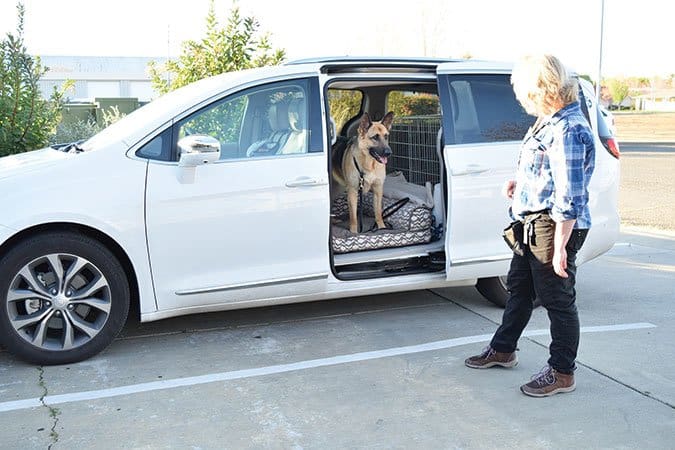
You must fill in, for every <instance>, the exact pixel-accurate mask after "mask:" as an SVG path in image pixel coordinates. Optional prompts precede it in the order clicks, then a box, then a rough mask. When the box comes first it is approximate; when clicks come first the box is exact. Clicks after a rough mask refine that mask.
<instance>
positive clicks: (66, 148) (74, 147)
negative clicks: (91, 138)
mask: <svg viewBox="0 0 675 450" xmlns="http://www.w3.org/2000/svg"><path fill="white" fill-rule="evenodd" d="M82 142H84V141H76V142H69V143H67V144H54V145H52V146H51V147H52V148H53V149H54V150H59V151H62V152H65V153H81V152H83V151H84V149H83V148H82V147H80V144H81V143H82Z"/></svg>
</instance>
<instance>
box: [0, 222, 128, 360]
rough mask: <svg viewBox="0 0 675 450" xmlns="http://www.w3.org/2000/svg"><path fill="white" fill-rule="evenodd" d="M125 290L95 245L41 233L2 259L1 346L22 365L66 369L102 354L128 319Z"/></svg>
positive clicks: (112, 262)
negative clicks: (29, 363)
mask: <svg viewBox="0 0 675 450" xmlns="http://www.w3.org/2000/svg"><path fill="white" fill-rule="evenodd" d="M129 297H130V295H129V283H128V280H127V277H126V274H125V273H124V270H123V269H122V266H121V264H120V263H119V261H118V260H117V258H115V256H114V255H113V254H112V252H110V250H108V248H106V247H105V246H104V245H103V244H101V243H100V242H99V241H97V240H95V239H93V238H90V237H88V236H86V235H82V234H78V233H75V232H67V231H62V232H48V233H42V234H38V235H35V236H32V237H30V238H27V239H25V240H24V241H22V242H20V243H18V245H16V246H14V247H13V248H12V249H11V250H10V251H9V252H7V254H5V255H4V256H3V257H2V258H0V342H2V344H4V345H5V347H7V350H9V352H10V353H12V354H14V355H15V356H16V357H18V358H19V359H22V360H24V361H27V362H31V363H35V364H40V365H53V364H68V363H73V362H77V361H82V360H84V359H87V358H90V357H92V356H94V355H96V354H98V353H99V352H101V351H102V350H104V349H105V348H106V347H107V346H108V345H110V343H111V342H112V341H113V339H114V338H115V336H117V334H118V333H119V332H120V330H121V329H122V327H123V326H124V324H125V322H126V319H127V315H128V314H129V301H130V300H129Z"/></svg>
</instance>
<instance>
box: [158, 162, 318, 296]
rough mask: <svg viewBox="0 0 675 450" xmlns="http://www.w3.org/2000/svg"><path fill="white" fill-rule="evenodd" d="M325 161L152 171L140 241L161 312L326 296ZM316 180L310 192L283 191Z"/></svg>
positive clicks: (304, 188)
mask: <svg viewBox="0 0 675 450" xmlns="http://www.w3.org/2000/svg"><path fill="white" fill-rule="evenodd" d="M326 164H327V163H326V160H325V154H324V153H310V154H304V155H287V156H285V157H281V158H278V157H277V158H260V159H250V160H235V161H223V162H219V163H216V164H210V165H205V166H201V167H197V168H196V171H195V172H196V173H195V180H194V182H193V183H189V184H184V183H181V181H180V172H181V171H184V170H189V169H186V168H182V167H177V166H171V165H166V164H154V163H151V164H150V167H149V169H148V183H147V185H148V192H147V204H148V210H147V233H148V247H149V251H150V255H151V261H152V266H153V267H152V271H153V274H154V281H155V286H156V291H157V298H158V304H159V307H160V309H175V308H183V307H189V306H192V305H195V304H211V303H219V304H222V303H228V302H238V301H246V300H251V299H254V298H258V297H260V296H263V297H266V296H269V295H270V293H274V294H276V295H277V296H284V297H285V296H290V295H301V294H311V293H317V292H321V291H323V290H324V289H325V283H326V278H327V276H328V273H329V272H330V270H329V266H328V263H329V258H328V245H327V242H328V225H329V215H330V212H329V205H328V200H329V194H328V177H327V174H326V169H325V168H326ZM310 178H311V179H315V180H318V182H317V183H316V184H314V185H312V186H298V187H289V186H287V183H290V182H293V181H295V180H302V179H310Z"/></svg>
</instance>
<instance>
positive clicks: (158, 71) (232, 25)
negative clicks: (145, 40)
mask: <svg viewBox="0 0 675 450" xmlns="http://www.w3.org/2000/svg"><path fill="white" fill-rule="evenodd" d="M259 26H260V25H259V24H258V21H257V20H256V19H255V18H254V17H242V16H241V13H240V11H239V7H238V6H236V3H233V6H232V9H231V10H230V16H229V19H228V21H227V26H225V27H220V26H219V24H218V19H217V18H216V12H215V6H214V2H213V0H211V3H210V5H209V12H208V14H207V16H206V36H204V37H203V38H202V39H201V41H193V40H189V41H185V42H183V45H182V47H183V48H182V54H181V55H180V56H179V58H178V60H169V61H167V62H166V63H165V64H164V67H160V65H158V64H157V63H155V62H154V61H152V62H151V63H150V65H149V71H150V77H151V79H152V85H153V87H154V88H155V89H156V90H157V91H158V92H159V93H160V94H165V93H166V92H169V91H172V90H174V89H178V88H179V87H182V86H185V85H187V84H190V83H192V82H194V81H197V80H201V79H202V78H206V77H210V76H213V75H218V74H221V73H225V72H232V71H236V70H242V69H250V68H252V67H262V66H269V65H276V64H280V63H281V62H282V61H283V60H284V58H285V57H286V52H285V50H283V49H275V50H273V49H272V46H271V44H270V41H269V34H260V33H258V28H259Z"/></svg>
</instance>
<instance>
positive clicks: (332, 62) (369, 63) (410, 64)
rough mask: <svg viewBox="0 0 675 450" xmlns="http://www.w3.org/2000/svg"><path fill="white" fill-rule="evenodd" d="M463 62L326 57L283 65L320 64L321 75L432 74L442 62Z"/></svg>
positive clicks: (396, 58)
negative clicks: (373, 73)
mask: <svg viewBox="0 0 675 450" xmlns="http://www.w3.org/2000/svg"><path fill="white" fill-rule="evenodd" d="M453 61H463V60H461V59H450V58H426V57H417V58H412V57H410V58H408V57H382V56H372V57H371V56H328V57H318V58H304V59H297V60H293V61H288V62H286V63H285V65H297V64H322V66H321V72H322V73H341V72H360V73H368V72H375V71H377V72H381V71H383V70H384V71H387V72H398V71H401V70H406V71H409V70H415V71H419V72H432V71H435V70H436V67H437V66H438V65H439V64H441V63H444V62H453Z"/></svg>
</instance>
